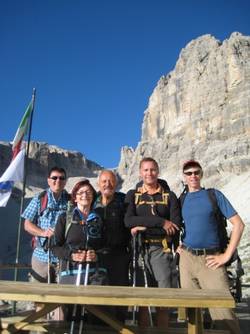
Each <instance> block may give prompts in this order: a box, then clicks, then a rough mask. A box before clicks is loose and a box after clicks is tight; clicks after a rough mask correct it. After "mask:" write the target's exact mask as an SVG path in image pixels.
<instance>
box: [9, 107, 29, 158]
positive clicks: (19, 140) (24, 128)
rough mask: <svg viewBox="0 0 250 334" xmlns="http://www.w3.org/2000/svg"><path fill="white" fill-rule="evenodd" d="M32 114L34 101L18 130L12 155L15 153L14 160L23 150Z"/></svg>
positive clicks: (13, 143)
mask: <svg viewBox="0 0 250 334" xmlns="http://www.w3.org/2000/svg"><path fill="white" fill-rule="evenodd" d="M31 112H32V101H31V102H30V104H29V105H28V107H27V109H26V111H25V114H24V115H23V118H22V120H21V123H20V125H19V127H18V129H17V132H16V135H15V138H14V140H13V142H12V153H13V156H12V160H13V159H15V157H16V156H17V154H18V153H19V152H20V150H21V145H22V141H23V137H24V136H25V134H26V133H27V130H28V127H29V120H30V115H31Z"/></svg>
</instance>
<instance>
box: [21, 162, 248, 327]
mask: <svg viewBox="0 0 250 334" xmlns="http://www.w3.org/2000/svg"><path fill="white" fill-rule="evenodd" d="M139 174H140V179H141V181H140V182H139V183H138V184H137V185H135V187H134V189H132V190H130V191H129V192H128V193H127V194H126V195H125V194H123V193H120V192H117V191H116V187H117V180H116V175H115V174H114V173H113V172H112V171H110V170H102V171H101V172H100V175H99V178H98V188H99V189H98V192H96V190H95V189H94V187H93V186H92V185H91V183H90V182H89V180H87V179H84V180H82V181H79V182H77V183H76V184H75V185H74V187H73V189H72V191H71V194H70V195H69V194H68V193H67V192H66V191H65V190H64V188H65V185H66V172H65V170H64V169H63V168H61V167H54V168H52V169H51V170H50V171H49V174H48V186H49V187H48V189H47V190H46V191H45V192H43V194H42V195H41V194H38V195H36V196H35V197H34V198H33V199H32V200H31V202H30V203H29V205H28V207H27V208H26V209H25V211H24V212H23V214H22V217H23V218H24V228H25V230H26V231H27V232H29V233H30V234H31V235H32V236H33V237H34V238H35V243H34V244H35V246H34V251H33V255H32V261H31V264H32V271H31V274H32V279H33V280H36V281H39V282H48V281H49V282H55V280H56V277H57V279H58V281H59V282H60V283H61V284H76V282H77V281H78V284H80V283H82V284H85V283H87V284H108V285H113V286H128V285H129V284H130V279H129V278H131V276H133V277H132V280H133V284H135V285H137V286H151V287H160V288H171V287H173V286H174V282H173V276H174V275H173V272H174V269H175V268H174V263H175V262H174V254H175V253H177V254H179V258H180V260H179V273H180V287H181V288H188V289H190V288H192V289H203V288H205V289H213V288H215V287H216V288H218V289H221V290H223V289H224V290H228V289H229V284H228V278H227V273H226V269H225V264H226V263H227V262H228V261H229V259H230V258H231V257H232V255H233V253H234V252H235V250H236V248H237V246H238V244H239V242H240V238H241V235H242V233H243V229H244V223H243V222H242V220H241V218H240V216H239V215H238V214H237V212H236V211H235V209H234V208H233V207H232V205H231V204H230V202H229V201H228V199H227V198H226V197H225V196H224V195H223V194H222V193H221V192H220V191H219V190H214V193H215V197H216V201H217V204H218V207H219V209H220V211H221V213H222V214H223V215H224V216H225V217H226V218H227V219H228V220H229V221H230V222H231V224H232V232H231V237H230V240H229V242H228V245H227V247H226V249H223V250H222V249H221V247H220V238H219V232H220V231H219V230H220V227H219V225H218V223H217V220H216V217H215V215H214V212H213V206H212V204H211V201H210V199H209V194H208V191H207V190H206V189H204V188H202V186H201V179H202V176H203V170H202V167H201V165H200V163H199V162H198V161H195V160H189V161H187V162H185V163H184V165H183V178H184V183H185V185H186V187H185V189H186V191H185V196H184V198H183V196H182V200H179V199H177V197H176V195H175V193H174V192H173V191H171V190H170V189H169V186H168V184H167V182H166V181H165V180H162V179H159V166H158V163H157V162H156V161H155V160H154V159H153V158H151V157H148V158H143V159H142V160H141V162H140V165H139ZM44 198H45V199H44ZM44 202H46V205H45V204H44ZM44 206H46V207H45V208H44ZM58 263H60V265H58ZM48 264H49V266H48ZM83 264H88V266H86V265H83ZM58 268H59V270H58ZM86 268H88V272H87V269H86ZM56 270H57V271H58V272H57V273H56ZM86 275H87V281H86ZM135 277H136V280H135V279H134V278H135ZM209 311H210V314H211V318H212V320H213V322H214V324H215V325H216V326H217V327H218V328H220V327H225V326H226V327H227V328H228V329H229V330H230V331H231V332H232V333H240V329H239V324H238V321H237V319H236V317H235V314H234V312H233V310H230V309H210V310H209ZM110 312H112V313H113V314H114V315H115V316H116V317H117V318H118V319H119V320H121V321H125V319H126V310H125V309H124V308H122V307H119V308H114V309H112V310H110ZM150 317H151V314H150V312H149V310H148V309H147V308H140V309H139V311H138V323H139V325H140V326H148V325H149V324H150V322H152V319H150ZM168 318H169V315H168V310H167V309H166V308H158V309H157V310H156V322H157V326H159V327H164V328H167V327H168V322H169V320H168Z"/></svg>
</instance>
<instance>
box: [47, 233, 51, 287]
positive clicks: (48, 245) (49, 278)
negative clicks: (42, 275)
mask: <svg viewBox="0 0 250 334" xmlns="http://www.w3.org/2000/svg"><path fill="white" fill-rule="evenodd" d="M47 247H48V253H47V254H48V263H47V266H48V267H47V275H48V277H47V283H48V284H50V283H51V277H50V255H51V253H50V238H47Z"/></svg>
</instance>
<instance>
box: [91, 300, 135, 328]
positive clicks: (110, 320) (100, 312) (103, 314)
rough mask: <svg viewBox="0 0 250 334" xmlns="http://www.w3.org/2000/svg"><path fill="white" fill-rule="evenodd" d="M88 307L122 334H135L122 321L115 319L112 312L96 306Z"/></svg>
mask: <svg viewBox="0 0 250 334" xmlns="http://www.w3.org/2000/svg"><path fill="white" fill-rule="evenodd" d="M86 309H87V310H88V311H89V312H91V313H92V314H94V315H95V316H97V317H98V318H99V319H101V320H103V321H104V322H106V323H107V324H108V325H110V326H111V327H112V328H114V329H115V330H116V331H117V332H118V333H120V334H134V333H136V332H135V331H132V330H130V329H128V328H127V327H126V326H125V325H123V324H122V323H121V322H120V321H118V320H116V319H113V318H112V317H111V316H110V314H107V313H106V312H105V311H103V310H101V309H100V308H96V307H95V306H90V305H87V306H86Z"/></svg>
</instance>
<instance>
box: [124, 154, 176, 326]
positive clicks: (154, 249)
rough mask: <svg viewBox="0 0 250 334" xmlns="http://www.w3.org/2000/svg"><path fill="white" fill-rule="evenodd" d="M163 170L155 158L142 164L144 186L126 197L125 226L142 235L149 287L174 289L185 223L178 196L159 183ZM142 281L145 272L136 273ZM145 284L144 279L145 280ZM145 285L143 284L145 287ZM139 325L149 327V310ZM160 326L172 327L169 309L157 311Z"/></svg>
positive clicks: (142, 312)
mask: <svg viewBox="0 0 250 334" xmlns="http://www.w3.org/2000/svg"><path fill="white" fill-rule="evenodd" d="M158 175H159V167H158V164H157V162H156V161H155V160H154V159H152V158H144V159H142V161H141V162H140V176H141V178H142V181H143V182H142V185H141V186H139V187H137V189H133V190H130V191H129V192H128V193H127V196H126V200H125V202H126V204H127V206H128V207H127V211H126V215H125V225H126V226H127V227H129V228H130V229H131V234H132V235H133V236H135V235H137V234H138V233H140V234H141V237H140V239H142V245H143V257H144V261H145V267H146V274H147V281H148V286H156V287H160V288H170V287H172V275H171V274H172V265H173V254H172V246H173V239H174V236H175V235H176V234H178V231H179V226H180V224H181V216H180V208H179V204H178V200H177V198H176V195H175V194H174V193H173V192H172V191H170V190H169V187H168V186H167V184H166V182H163V180H161V181H160V180H158ZM136 274H137V277H138V278H139V280H141V279H140V278H141V276H142V273H141V270H140V268H139V269H138V272H137V273H136ZM141 281H142V280H141ZM141 283H142V282H139V285H141ZM138 320H139V325H141V326H147V325H148V324H149V318H148V312H147V309H145V308H141V309H140V310H139V319H138ZM157 325H158V326H159V327H167V326H168V312H167V309H166V308H158V309H157Z"/></svg>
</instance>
